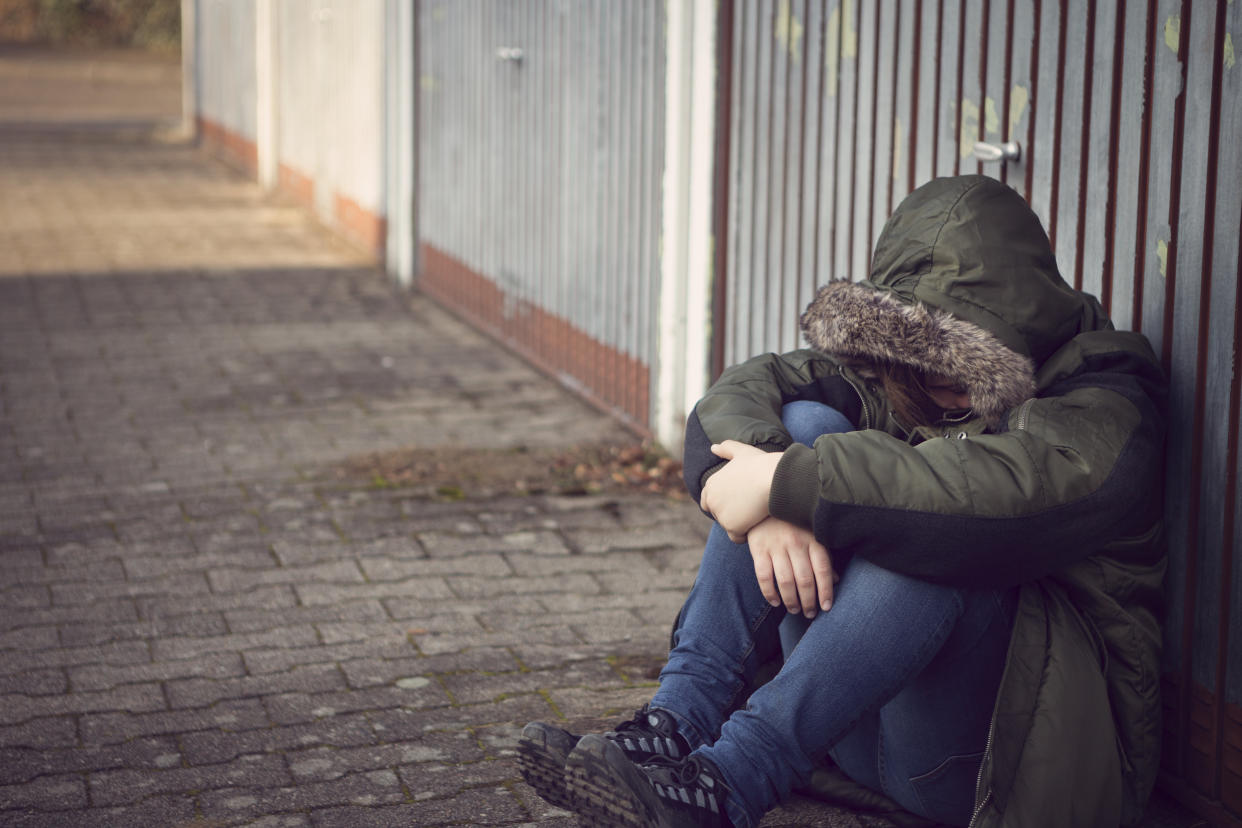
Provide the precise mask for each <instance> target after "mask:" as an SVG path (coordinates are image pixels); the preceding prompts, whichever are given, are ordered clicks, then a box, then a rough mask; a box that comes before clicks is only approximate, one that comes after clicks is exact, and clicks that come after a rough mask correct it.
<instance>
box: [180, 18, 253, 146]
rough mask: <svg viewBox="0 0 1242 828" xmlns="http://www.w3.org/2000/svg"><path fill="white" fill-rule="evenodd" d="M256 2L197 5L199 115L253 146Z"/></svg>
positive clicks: (195, 26) (195, 27)
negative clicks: (251, 143)
mask: <svg viewBox="0 0 1242 828" xmlns="http://www.w3.org/2000/svg"><path fill="white" fill-rule="evenodd" d="M254 2H255V0H198V14H197V19H196V21H195V24H194V29H195V34H196V45H197V50H196V58H197V61H198V65H197V71H196V77H197V81H198V94H197V99H198V115H199V117H202V118H206V119H208V120H210V121H213V122H214V123H216V124H218V125H220V126H222V127H224V128H225V129H227V130H229V131H231V132H233V133H236V134H237V135H241V136H242V137H244V138H246V139H248V140H250V141H253V140H254V139H255V135H256V124H255V121H256V118H255V28H254V15H255V9H254Z"/></svg>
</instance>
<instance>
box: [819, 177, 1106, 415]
mask: <svg viewBox="0 0 1242 828" xmlns="http://www.w3.org/2000/svg"><path fill="white" fill-rule="evenodd" d="M801 321H802V331H803V333H804V335H805V336H806V339H807V342H808V343H809V344H810V345H811V347H813V348H815V349H817V350H821V351H825V352H827V353H831V354H836V355H839V356H845V357H854V358H863V359H869V360H882V361H890V362H898V363H903V364H906V365H910V366H912V367H914V368H917V369H920V370H922V371H926V372H932V373H937V374H941V375H944V376H946V377H950V378H952V379H953V380H955V381H956V382H960V383H962V384H963V385H965V386H966V388H967V390H968V391H969V393H970V396H971V402H972V404H973V407H974V410H975V412H976V413H977V414H979V415H980V416H982V417H984V418H985V419H987V420H988V421H989V422H992V423H996V422H998V421H999V420H1000V419H1001V418H1002V416H1003V415H1004V413H1005V412H1006V411H1007V410H1009V409H1010V408H1013V407H1014V406H1016V405H1018V404H1020V403H1022V402H1023V401H1025V400H1027V399H1029V398H1030V397H1032V396H1034V395H1035V391H1036V383H1035V372H1036V370H1037V369H1038V367H1039V366H1040V365H1041V364H1042V363H1043V362H1044V361H1045V360H1046V359H1047V358H1048V357H1049V356H1051V355H1052V354H1053V353H1054V352H1055V351H1056V350H1057V349H1059V348H1060V347H1061V346H1062V345H1064V344H1065V343H1067V342H1068V341H1069V340H1070V339H1072V338H1073V337H1074V336H1076V335H1078V334H1079V333H1081V332H1083V331H1086V330H1096V329H1099V328H1111V327H1112V325H1111V323H1109V322H1108V320H1107V319H1106V318H1105V316H1104V314H1103V312H1102V310H1101V309H1100V305H1099V303H1098V302H1096V301H1095V299H1094V298H1092V297H1090V296H1088V295H1086V294H1084V293H1082V292H1080V291H1077V290H1074V289H1073V288H1071V287H1070V286H1069V285H1067V284H1066V283H1065V280H1064V279H1062V278H1061V274H1060V272H1059V271H1058V270H1057V265H1056V259H1055V256H1054V254H1053V252H1052V247H1051V245H1050V244H1049V243H1048V236H1047V235H1046V234H1045V233H1044V229H1043V227H1042V225H1041V224H1040V222H1039V219H1038V217H1036V215H1035V213H1034V212H1033V211H1032V210H1031V208H1030V207H1029V206H1028V205H1027V203H1026V202H1025V201H1024V200H1023V199H1022V197H1021V196H1020V195H1018V193H1016V192H1015V191H1014V190H1012V189H1010V188H1009V187H1008V186H1006V185H1005V184H1002V183H1001V182H999V181H997V180H995V179H992V178H988V177H986V176H980V175H968V176H959V177H956V178H940V179H936V180H934V181H932V182H930V183H928V184H925V185H924V186H922V187H920V188H919V189H917V190H915V191H914V192H913V193H911V194H910V195H909V196H907V197H906V199H905V200H904V201H902V203H901V204H900V205H899V206H898V207H897V210H896V211H895V212H894V213H893V215H892V217H891V218H890V219H889V220H888V222H887V223H886V224H885V226H884V230H883V232H881V233H880V238H879V240H878V241H877V242H876V247H875V255H874V257H873V259H872V268H871V276H870V278H869V279H868V280H866V281H863V282H857V283H855V282H849V281H835V282H829V283H828V284H827V285H825V286H824V287H823V288H821V289H820V291H819V293H818V294H817V295H816V296H815V298H814V299H813V300H812V302H811V304H810V305H809V306H808V308H807V310H806V312H805V313H804V314H803V315H802V320H801Z"/></svg>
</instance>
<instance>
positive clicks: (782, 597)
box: [747, 517, 841, 618]
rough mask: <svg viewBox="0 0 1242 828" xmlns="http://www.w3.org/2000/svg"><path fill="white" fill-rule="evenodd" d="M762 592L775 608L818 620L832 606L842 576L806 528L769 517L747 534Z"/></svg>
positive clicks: (820, 544) (826, 551)
mask: <svg viewBox="0 0 1242 828" xmlns="http://www.w3.org/2000/svg"><path fill="white" fill-rule="evenodd" d="M747 543H748V544H749V545H750V556H751V558H752V559H753V561H754V564H755V577H756V578H758V580H759V590H760V591H761V592H762V593H763V597H764V598H767V599H768V603H769V604H771V605H772V606H774V607H779V606H780V605H781V604H784V605H785V609H786V610H788V611H789V612H791V613H793V614H795V615H796V614H798V613H801V614H802V615H805V616H806V617H807V618H814V617H815V616H816V614H818V611H819V610H823V611H824V612H827V611H828V610H829V609H830V608H831V607H832V599H833V588H834V586H835V585H836V583H837V581H839V580H841V577H840V576H839V575H837V573H836V572H835V571H834V570H833V568H832V557H831V556H830V555H829V554H828V548H827V547H826V546H824V545H823V544H822V543H820V542H819V541H817V540H815V536H814V535H813V534H811V533H810V532H809V531H807V530H806V529H803V528H801V527H799V526H794V525H793V524H792V523H788V522H786V521H783V520H780V519H778V518H774V517H769V518H765V519H764V520H763V521H761V522H760V523H759V524H758V525H756V526H754V527H753V528H752V529H751V530H750V533H749V534H748V535H747Z"/></svg>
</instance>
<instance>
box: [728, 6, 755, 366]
mask: <svg viewBox="0 0 1242 828" xmlns="http://www.w3.org/2000/svg"><path fill="white" fill-rule="evenodd" d="M743 8H744V10H745V19H744V20H741V21H739V29H738V31H739V35H738V37H737V44H738V56H739V60H738V61H737V65H738V70H737V71H738V76H739V77H740V78H741V82H740V83H739V84H738V89H739V101H738V106H736V107H735V112H736V117H737V119H738V121H739V124H740V126H739V128H738V131H737V135H738V163H737V171H738V172H737V175H738V195H737V198H735V199H734V205H735V210H736V213H737V220H736V221H735V222H734V223H733V227H732V229H733V232H734V233H735V234H736V235H737V242H738V248H737V256H736V257H735V259H734V266H733V269H732V276H731V278H730V282H729V290H730V293H731V295H732V296H733V302H732V303H731V305H730V308H729V312H730V314H731V324H730V325H729V332H730V336H731V340H730V347H729V348H728V353H727V356H726V362H729V363H735V362H739V361H741V360H742V359H744V358H745V357H747V356H749V355H750V317H751V302H750V297H751V293H752V291H753V287H752V286H753V284H754V282H755V280H756V279H758V278H759V277H758V274H757V273H756V266H755V263H756V253H755V248H756V242H755V237H756V235H757V233H758V214H759V211H760V209H761V208H760V205H759V200H758V184H759V182H758V180H757V178H758V166H759V163H760V160H759V153H758V151H757V150H756V146H757V144H758V124H759V41H758V38H759V35H758V28H759V20H758V16H759V4H758V3H746V4H744V5H743Z"/></svg>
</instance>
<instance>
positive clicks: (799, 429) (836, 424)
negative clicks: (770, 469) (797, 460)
mask: <svg viewBox="0 0 1242 828" xmlns="http://www.w3.org/2000/svg"><path fill="white" fill-rule="evenodd" d="M781 422H782V423H784V424H785V430H786V431H788V432H789V435H790V436H791V437H793V439H794V442H795V443H802V444H803V445H807V446H809V445H813V444H814V443H815V440H816V438H817V437H819V436H820V435H822V434H836V433H839V432H842V431H853V430H854V424H853V423H851V422H850V421H849V418H848V417H846V416H845V415H844V414H842V413H841V412H840V411H838V410H837V409H835V408H833V407H832V406H830V405H825V404H823V403H819V402H814V401H812V400H794V401H793V402H790V403H786V404H785V406H784V407H783V408H782V409H781Z"/></svg>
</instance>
